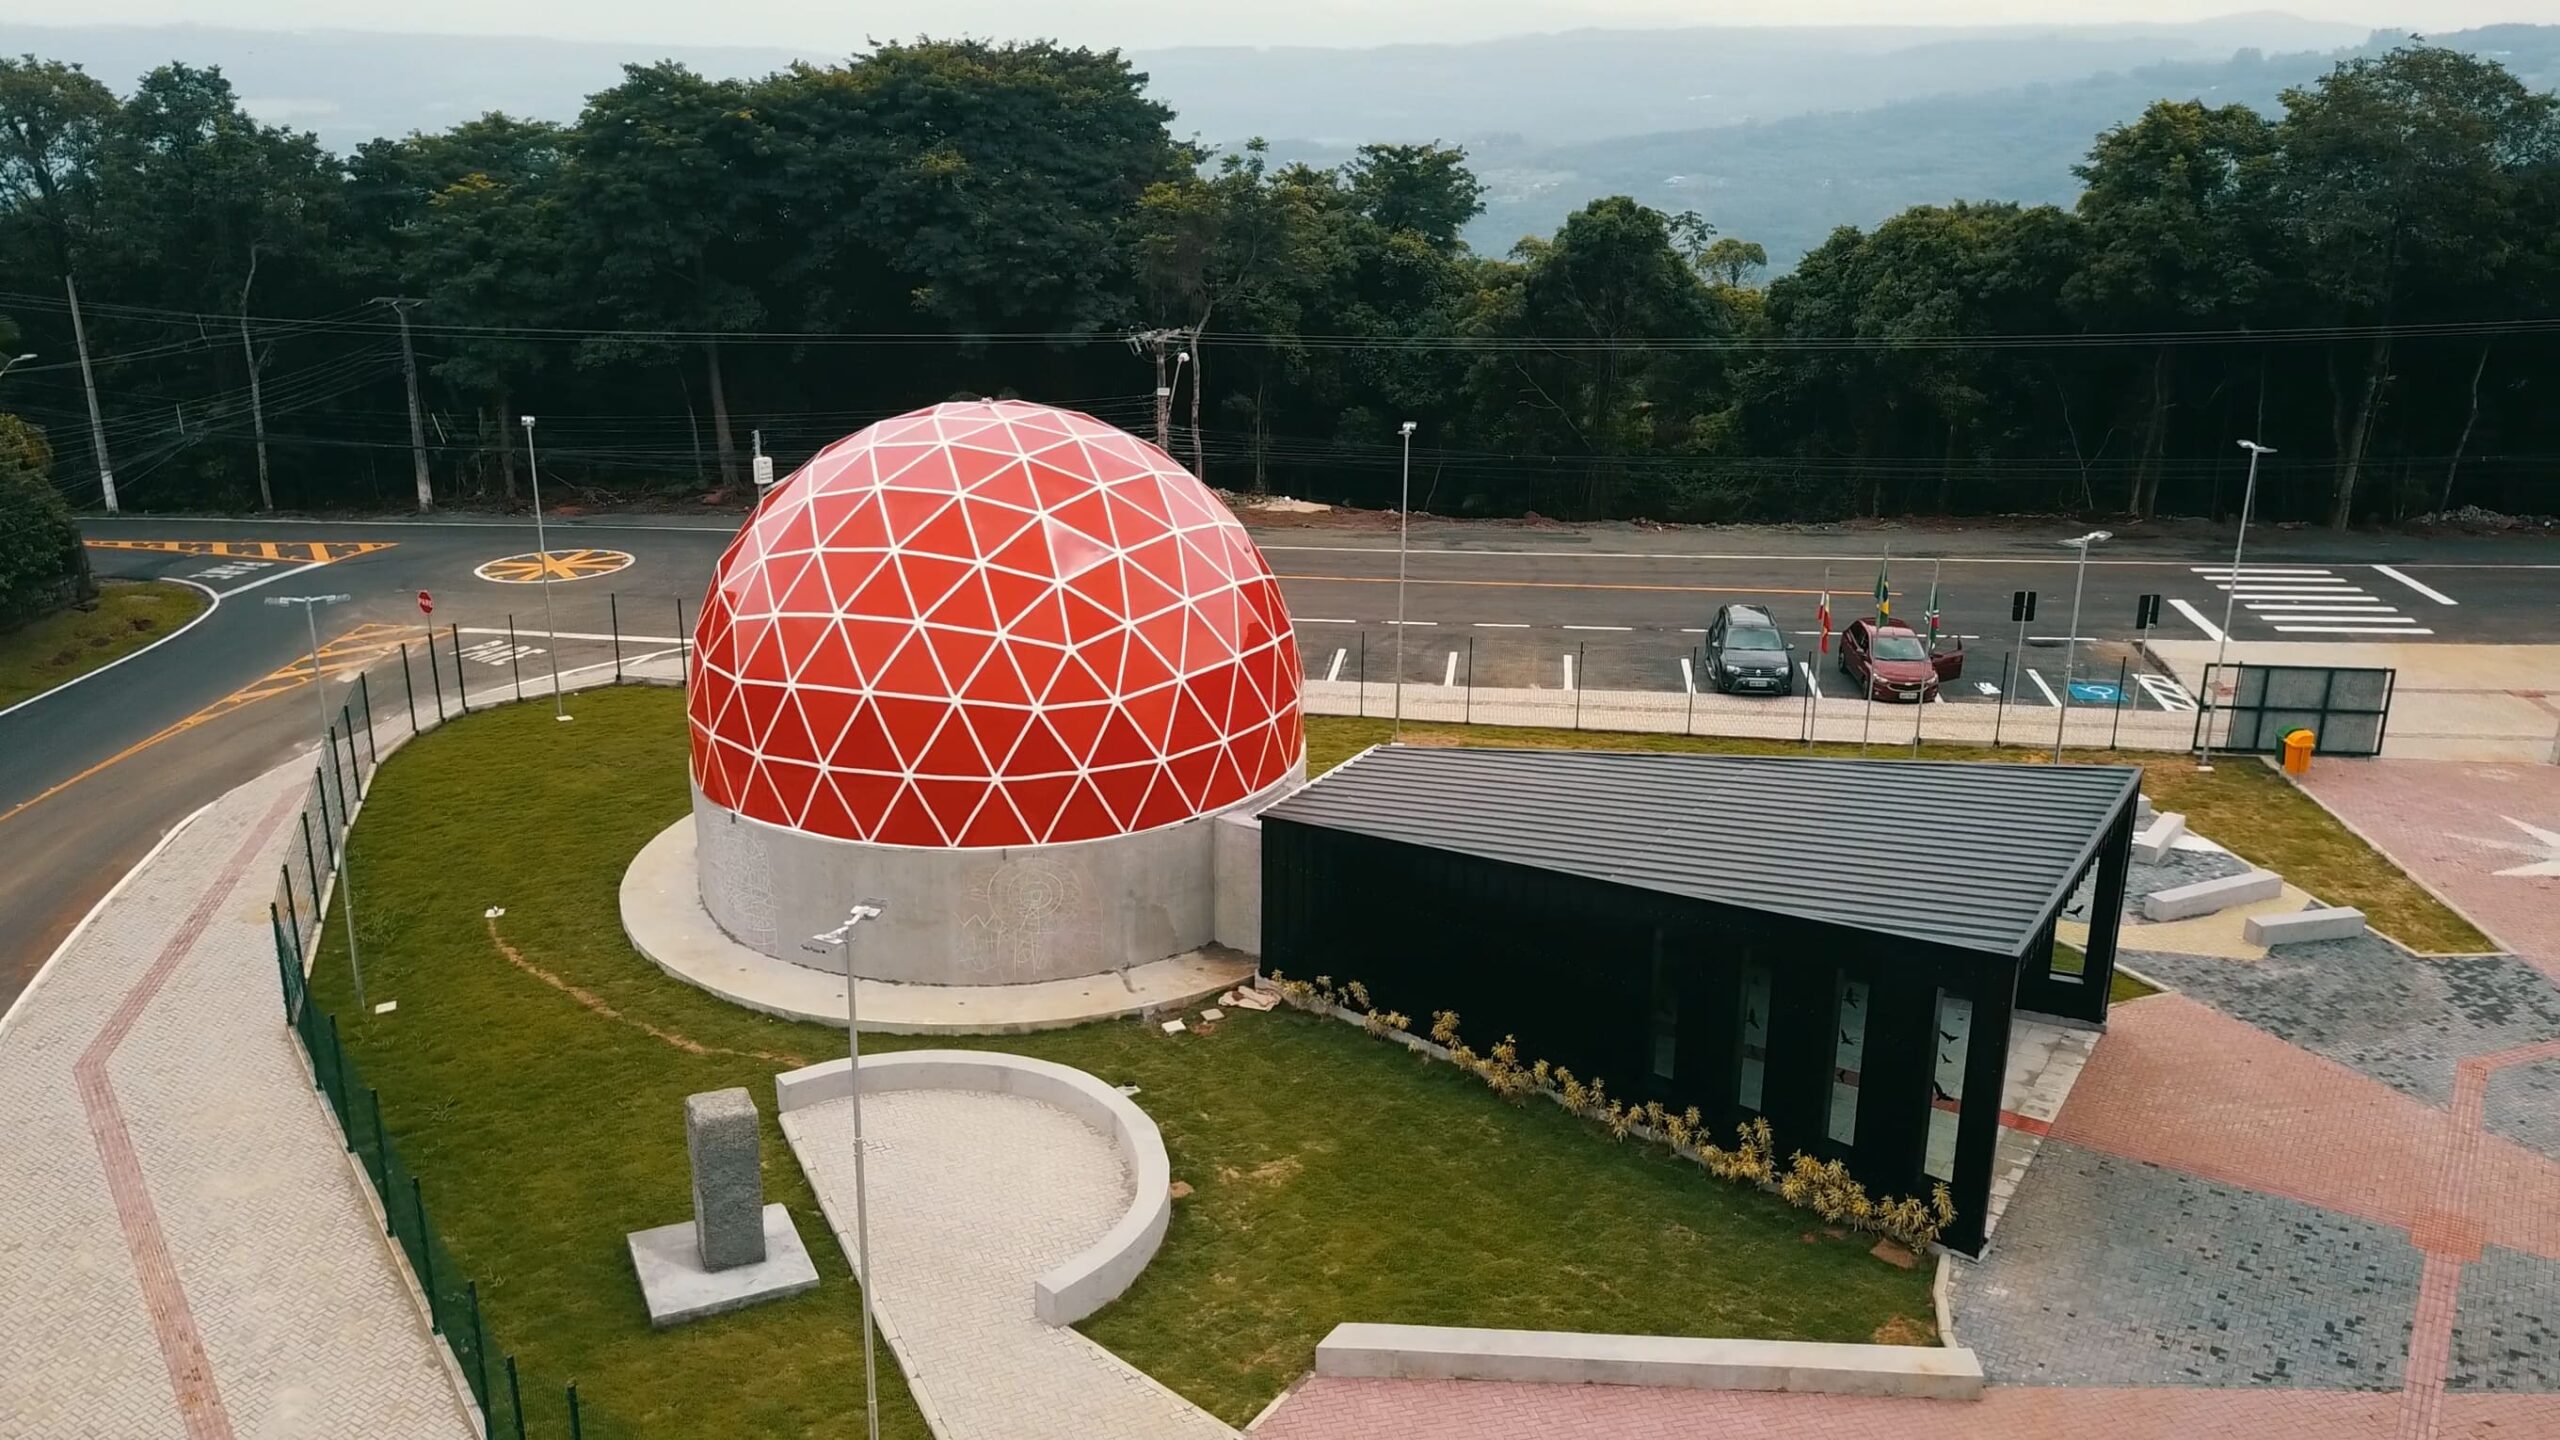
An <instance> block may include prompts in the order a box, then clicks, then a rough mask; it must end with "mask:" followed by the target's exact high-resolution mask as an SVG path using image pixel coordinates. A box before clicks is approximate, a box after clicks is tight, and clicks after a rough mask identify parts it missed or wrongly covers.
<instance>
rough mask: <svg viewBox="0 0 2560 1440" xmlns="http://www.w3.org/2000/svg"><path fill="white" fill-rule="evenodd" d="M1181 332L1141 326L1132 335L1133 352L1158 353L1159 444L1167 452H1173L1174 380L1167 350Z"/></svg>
mask: <svg viewBox="0 0 2560 1440" xmlns="http://www.w3.org/2000/svg"><path fill="white" fill-rule="evenodd" d="M1182 336H1183V332H1182V331H1180V330H1140V331H1137V332H1135V333H1133V334H1131V335H1130V336H1129V351H1130V353H1131V354H1137V353H1139V352H1141V351H1145V352H1149V353H1152V354H1153V355H1154V356H1155V362H1156V448H1157V449H1159V450H1162V451H1163V452H1165V453H1166V454H1168V455H1170V454H1172V453H1173V384H1172V382H1171V381H1170V380H1168V379H1167V378H1166V377H1165V369H1164V366H1165V354H1166V347H1167V346H1170V345H1171V344H1172V343H1173V342H1174V341H1176V340H1179V339H1181V338H1182ZM1183 358H1184V359H1186V360H1188V359H1189V358H1191V352H1189V351H1187V350H1186V351H1184V352H1183Z"/></svg>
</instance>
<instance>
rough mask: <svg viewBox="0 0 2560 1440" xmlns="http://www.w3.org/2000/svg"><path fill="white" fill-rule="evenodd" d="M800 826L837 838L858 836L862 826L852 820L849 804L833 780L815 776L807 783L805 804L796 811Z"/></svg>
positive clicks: (856, 838) (858, 837)
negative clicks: (807, 799)
mask: <svg viewBox="0 0 2560 1440" xmlns="http://www.w3.org/2000/svg"><path fill="white" fill-rule="evenodd" d="M800 828H801V829H803V830H806V831H808V832H809V833H811V834H813V835H831V836H834V837H835V838H836V839H839V840H859V839H861V838H862V829H861V827H860V826H859V825H857V824H855V823H854V818H853V808H852V807H851V806H849V805H847V804H845V801H844V795H843V793H842V792H840V791H838V790H837V789H836V785H835V780H834V779H833V778H832V777H830V776H826V775H821V776H819V777H818V780H817V783H816V784H814V785H812V786H810V787H809V804H808V807H807V808H806V809H804V810H802V811H801V812H800Z"/></svg>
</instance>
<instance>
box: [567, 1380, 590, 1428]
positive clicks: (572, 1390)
mask: <svg viewBox="0 0 2560 1440" xmlns="http://www.w3.org/2000/svg"><path fill="white" fill-rule="evenodd" d="M586 1433H587V1432H586V1428H585V1427H584V1426H582V1425H580V1424H579V1423H578V1382H577V1381H575V1380H572V1381H570V1382H569V1440H583V1437H584V1436H585V1435H586Z"/></svg>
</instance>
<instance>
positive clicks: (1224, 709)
mask: <svg viewBox="0 0 2560 1440" xmlns="http://www.w3.org/2000/svg"><path fill="white" fill-rule="evenodd" d="M1242 679H1243V676H1242V675H1241V674H1240V673H1239V671H1238V668H1237V667H1236V666H1233V665H1213V666H1211V667H1209V668H1208V669H1206V670H1202V671H1200V672H1199V673H1197V674H1195V675H1192V676H1190V677H1189V678H1187V679H1185V680H1184V681H1183V682H1182V684H1183V688H1184V689H1186V690H1189V691H1190V692H1191V695H1192V698H1193V699H1195V700H1197V701H1198V702H1199V705H1200V710H1201V713H1202V714H1204V715H1207V716H1208V717H1209V721H1210V723H1211V724H1213V725H1215V726H1216V727H1217V730H1218V733H1219V734H1221V735H1227V734H1232V733H1234V732H1235V731H1236V730H1237V729H1238V728H1239V727H1241V726H1243V725H1247V724H1251V723H1252V722H1253V721H1256V720H1259V719H1261V718H1263V713H1267V712H1265V711H1264V710H1263V707H1262V706H1260V705H1258V704H1255V703H1254V702H1253V701H1252V700H1251V698H1250V695H1249V694H1248V696H1247V699H1246V709H1247V711H1248V712H1262V713H1248V714H1246V715H1245V716H1244V718H1243V719H1241V720H1239V719H1238V718H1237V716H1236V698H1237V691H1238V689H1239V685H1240V682H1241V681H1242Z"/></svg>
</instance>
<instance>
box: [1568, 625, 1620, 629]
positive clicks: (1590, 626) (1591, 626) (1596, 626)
mask: <svg viewBox="0 0 2560 1440" xmlns="http://www.w3.org/2000/svg"><path fill="white" fill-rule="evenodd" d="M1557 628H1558V629H1563V630H1633V629H1634V628H1636V627H1634V626H1633V625H1563V626H1558V627H1557Z"/></svg>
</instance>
